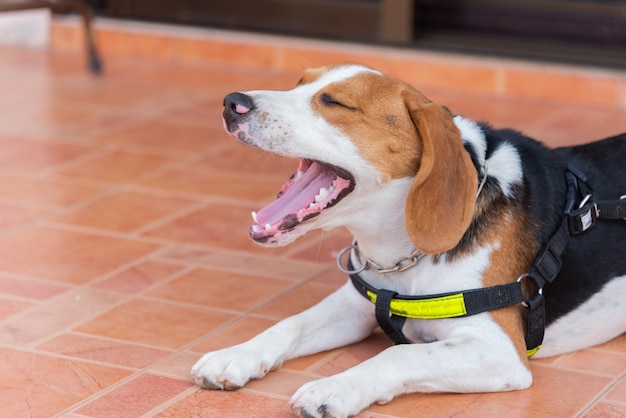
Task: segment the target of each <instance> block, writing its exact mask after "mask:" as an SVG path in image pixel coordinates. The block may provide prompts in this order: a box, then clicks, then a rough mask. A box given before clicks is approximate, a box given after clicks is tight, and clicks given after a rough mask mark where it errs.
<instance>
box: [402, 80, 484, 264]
mask: <svg viewBox="0 0 626 418" xmlns="http://www.w3.org/2000/svg"><path fill="white" fill-rule="evenodd" d="M403 95H404V102H405V104H406V106H407V108H408V111H409V113H410V115H411V119H412V120H413V124H414V125H415V128H416V130H417V134H418V140H420V141H421V142H422V156H421V160H420V165H419V169H418V171H417V175H416V176H415V180H414V182H413V184H412V186H411V189H410V191H409V195H408V196H407V200H406V206H405V218H406V226H407V232H408V234H409V238H410V239H411V242H412V243H413V245H415V248H416V249H418V250H420V251H422V252H425V253H430V254H435V253H441V252H444V251H448V250H450V249H452V248H454V247H455V246H456V245H457V244H458V243H459V241H460V240H461V238H462V237H463V234H464V233H465V231H466V230H467V228H468V227H469V225H470V222H471V221H472V216H473V215H474V207H475V204H476V190H477V188H478V174H477V173H476V169H475V168H474V165H473V164H472V160H471V158H470V155H469V153H468V152H467V151H465V149H464V148H463V140H462V139H461V134H460V132H459V130H458V128H457V127H456V125H455V124H454V121H453V120H452V115H450V113H449V112H447V111H446V110H445V109H444V108H442V107H441V106H439V105H437V104H435V103H432V102H429V101H428V100H427V99H426V98H425V97H424V96H422V95H421V93H419V92H417V91H405V92H404V93H403Z"/></svg>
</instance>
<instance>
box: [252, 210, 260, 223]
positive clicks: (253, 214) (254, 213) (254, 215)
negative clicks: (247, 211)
mask: <svg viewBox="0 0 626 418" xmlns="http://www.w3.org/2000/svg"><path fill="white" fill-rule="evenodd" d="M252 220H253V221H254V223H256V224H258V223H259V220H258V219H257V214H256V212H252Z"/></svg>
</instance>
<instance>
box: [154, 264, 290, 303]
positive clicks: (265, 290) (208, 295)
mask: <svg viewBox="0 0 626 418" xmlns="http://www.w3.org/2000/svg"><path fill="white" fill-rule="evenodd" d="M292 286H293V282H289V281H285V280H276V279H268V278H264V277H258V276H251V275H243V274H237V273H229V272H224V271H218V270H206V269H197V270H194V271H191V272H189V273H187V274H185V275H183V276H181V277H178V278H176V279H174V280H172V281H169V282H167V283H165V284H163V285H161V286H158V287H156V288H154V289H152V290H150V291H149V292H147V293H146V296H151V297H155V298H159V299H166V300H172V301H178V302H184V303H187V304H195V305H200V306H204V307H208V308H217V309H225V310H229V311H239V312H246V311H249V310H251V309H254V308H256V307H257V306H259V305H261V304H263V303H264V302H267V301H268V300H270V299H272V298H274V297H276V296H277V295H280V294H281V293H284V292H285V291H286V290H288V289H289V288H290V287H292Z"/></svg>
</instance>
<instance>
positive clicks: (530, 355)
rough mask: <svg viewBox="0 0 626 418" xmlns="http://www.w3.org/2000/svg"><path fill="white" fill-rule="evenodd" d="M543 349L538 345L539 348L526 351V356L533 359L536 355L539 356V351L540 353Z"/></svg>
mask: <svg viewBox="0 0 626 418" xmlns="http://www.w3.org/2000/svg"><path fill="white" fill-rule="evenodd" d="M540 348H541V345H538V346H537V347H535V348H533V349H531V350H526V356H527V357H532V356H534V355H535V354H537V351H539V349H540Z"/></svg>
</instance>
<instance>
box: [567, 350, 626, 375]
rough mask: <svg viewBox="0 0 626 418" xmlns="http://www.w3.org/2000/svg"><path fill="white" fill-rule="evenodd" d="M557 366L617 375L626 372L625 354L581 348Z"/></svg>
mask: <svg viewBox="0 0 626 418" xmlns="http://www.w3.org/2000/svg"><path fill="white" fill-rule="evenodd" d="M559 367H563V368H568V369H574V370H580V371H585V372H591V373H597V374H602V375H607V376H614V377H617V376H621V375H622V374H623V373H624V372H626V355H624V354H620V353H609V352H606V351H596V350H581V351H577V352H575V353H572V355H571V356H569V357H568V358H567V359H565V361H563V362H560V363H559Z"/></svg>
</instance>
